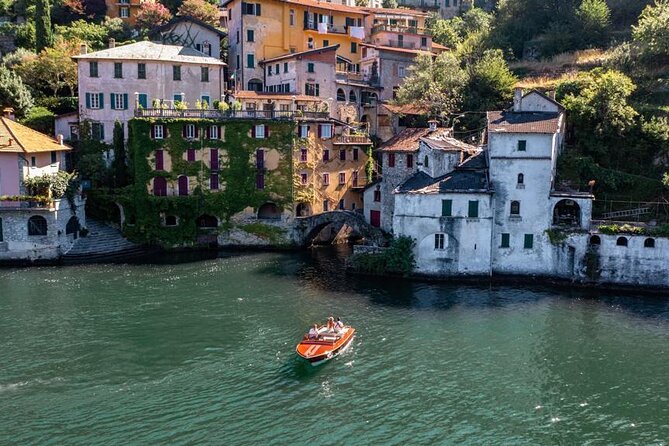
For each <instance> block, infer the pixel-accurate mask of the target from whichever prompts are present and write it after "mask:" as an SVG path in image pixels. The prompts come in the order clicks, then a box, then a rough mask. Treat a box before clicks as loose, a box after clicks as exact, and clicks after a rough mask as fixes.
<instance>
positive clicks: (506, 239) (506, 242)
mask: <svg viewBox="0 0 669 446" xmlns="http://www.w3.org/2000/svg"><path fill="white" fill-rule="evenodd" d="M510 238H511V237H510V234H502V244H501V246H500V248H508V247H509V242H510Z"/></svg>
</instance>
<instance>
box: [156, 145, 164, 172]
mask: <svg viewBox="0 0 669 446" xmlns="http://www.w3.org/2000/svg"><path fill="white" fill-rule="evenodd" d="M163 169H164V158H163V151H162V150H156V170H163Z"/></svg>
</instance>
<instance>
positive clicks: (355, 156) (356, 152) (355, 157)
mask: <svg viewBox="0 0 669 446" xmlns="http://www.w3.org/2000/svg"><path fill="white" fill-rule="evenodd" d="M359 157H360V150H359V149H353V161H358V158H359Z"/></svg>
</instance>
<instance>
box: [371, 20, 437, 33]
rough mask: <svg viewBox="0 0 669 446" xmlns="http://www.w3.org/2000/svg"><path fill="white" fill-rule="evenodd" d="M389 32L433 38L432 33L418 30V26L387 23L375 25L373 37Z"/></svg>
mask: <svg viewBox="0 0 669 446" xmlns="http://www.w3.org/2000/svg"><path fill="white" fill-rule="evenodd" d="M382 32H389V33H403V34H418V35H421V36H431V35H432V32H431V31H430V30H429V29H427V28H418V27H417V26H405V25H390V24H387V23H382V24H379V25H374V27H373V28H372V35H374V34H378V33H382Z"/></svg>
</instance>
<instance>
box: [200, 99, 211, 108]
mask: <svg viewBox="0 0 669 446" xmlns="http://www.w3.org/2000/svg"><path fill="white" fill-rule="evenodd" d="M200 103H201V104H202V109H205V110H206V109H208V108H209V106H210V105H211V98H210V97H209V96H200Z"/></svg>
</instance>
